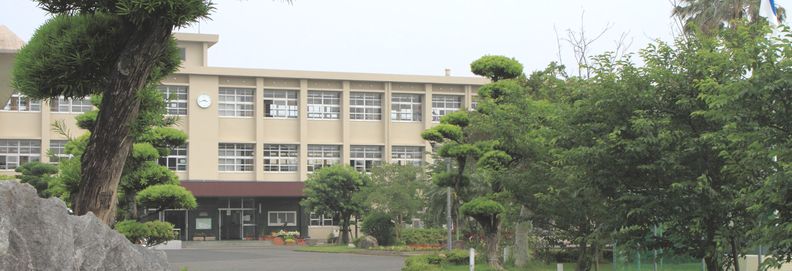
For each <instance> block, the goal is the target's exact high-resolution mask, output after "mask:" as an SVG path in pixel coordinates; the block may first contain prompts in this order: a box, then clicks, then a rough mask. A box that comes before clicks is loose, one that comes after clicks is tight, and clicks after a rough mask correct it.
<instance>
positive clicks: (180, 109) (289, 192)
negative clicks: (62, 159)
mask: <svg viewBox="0 0 792 271" xmlns="http://www.w3.org/2000/svg"><path fill="white" fill-rule="evenodd" d="M175 36H176V38H177V40H178V46H179V48H180V50H181V54H182V58H183V64H182V67H181V69H180V70H179V71H178V72H176V73H175V74H173V75H171V76H169V77H168V78H167V79H165V80H163V81H162V82H161V86H160V90H161V91H162V92H163V94H164V96H165V97H166V99H167V102H166V103H167V105H168V113H169V115H172V116H176V117H178V118H179V120H180V121H179V124H178V127H179V128H180V129H183V130H184V131H185V132H186V133H187V134H188V135H189V140H188V142H189V143H188V144H187V145H185V146H183V147H180V148H177V149H175V150H174V151H173V152H172V153H171V155H169V156H167V157H163V158H162V159H160V163H161V164H163V165H166V166H168V167H169V168H170V169H172V170H174V171H175V172H176V174H177V175H178V176H179V178H180V179H181V183H182V185H183V186H184V187H186V188H187V189H189V190H190V191H192V192H193V194H194V195H195V196H196V198H197V199H198V205H199V206H198V208H197V209H195V210H189V211H185V210H170V211H167V212H165V213H164V214H163V215H162V217H161V218H162V219H164V220H167V221H170V222H172V223H174V224H175V225H176V228H178V229H179V231H180V238H181V239H183V240H195V239H201V240H203V239H206V240H229V239H258V238H259V237H261V236H263V235H267V234H270V233H271V232H273V231H278V230H299V231H300V232H301V233H303V235H310V236H311V237H313V238H319V239H324V238H326V237H327V234H328V230H332V229H333V227H334V223H335V222H334V220H333V219H332V218H329V217H321V216H313V215H311V214H309V213H308V212H306V211H304V210H303V209H302V207H300V205H299V204H298V203H299V200H300V199H301V197H302V189H303V187H304V186H303V182H304V181H305V180H306V179H307V178H308V176H309V174H311V172H312V171H314V170H316V169H318V168H321V167H322V166H326V165H331V164H339V163H341V164H348V165H351V166H353V167H355V168H356V169H358V170H360V171H369V170H370V169H371V168H372V167H373V166H376V165H377V164H380V163H412V164H422V163H426V162H427V161H428V160H429V157H428V156H427V153H428V152H427V151H429V150H430V149H431V146H430V145H429V144H428V143H427V142H426V141H424V140H423V139H421V137H420V133H421V131H423V130H424V129H427V128H429V127H431V126H432V125H435V124H436V123H437V121H438V120H439V117H440V116H442V115H445V114H447V113H449V112H453V111H456V110H464V109H466V108H472V107H474V106H475V93H476V90H477V89H478V88H479V87H480V86H481V85H483V84H485V83H487V81H486V79H483V78H474V77H452V76H416V75H394V74H370V73H342V72H315V71H292V70H271V69H243V68H223V67H210V66H208V65H207V59H208V49H209V48H210V47H211V46H212V45H214V44H215V43H216V42H217V41H218V36H217V35H208V34H187V33H179V34H175ZM3 61H5V60H3ZM0 79H2V77H0ZM0 83H2V84H4V85H8V83H7V82H0ZM90 109H91V106H90V104H88V103H87V102H86V101H79V100H75V101H71V100H63V99H59V100H53V101H50V102H41V101H33V100H30V99H27V98H26V97H24V95H19V94H18V93H14V94H13V95H12V96H11V98H10V99H9V101H8V103H6V106H5V107H3V108H0V127H1V128H0V174H13V168H14V167H16V166H18V165H19V164H21V163H24V162H25V161H31V160H41V161H44V162H52V161H51V160H57V159H59V156H58V154H59V153H63V150H62V149H63V147H62V144H64V143H65V139H66V138H64V137H63V136H62V135H60V134H58V133H56V132H54V131H52V129H51V126H52V123H54V122H62V123H64V124H66V126H67V127H69V129H70V130H71V131H72V133H74V134H75V135H78V134H80V133H81V132H82V131H80V130H79V128H77V127H76V125H75V120H74V117H75V116H76V115H77V114H79V113H81V112H85V111H87V110H90ZM48 152H49V153H50V157H48ZM51 158H52V159H51ZM305 233H308V234H305Z"/></svg>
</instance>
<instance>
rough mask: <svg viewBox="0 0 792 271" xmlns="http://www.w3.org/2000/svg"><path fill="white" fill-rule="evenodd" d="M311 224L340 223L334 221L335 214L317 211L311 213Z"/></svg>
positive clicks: (334, 224)
mask: <svg viewBox="0 0 792 271" xmlns="http://www.w3.org/2000/svg"><path fill="white" fill-rule="evenodd" d="M310 225H311V226H336V225H338V223H335V222H334V221H333V216H331V215H317V214H315V213H311V224H310Z"/></svg>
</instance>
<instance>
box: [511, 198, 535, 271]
mask: <svg viewBox="0 0 792 271" xmlns="http://www.w3.org/2000/svg"><path fill="white" fill-rule="evenodd" d="M527 216H528V208H525V206H522V207H520V217H519V220H518V222H517V226H515V230H514V265H515V266H517V267H525V265H527V264H528V261H529V260H530V256H529V254H528V253H529V251H528V246H529V243H528V234H529V233H530V232H531V225H530V223H528V221H526V217H527Z"/></svg>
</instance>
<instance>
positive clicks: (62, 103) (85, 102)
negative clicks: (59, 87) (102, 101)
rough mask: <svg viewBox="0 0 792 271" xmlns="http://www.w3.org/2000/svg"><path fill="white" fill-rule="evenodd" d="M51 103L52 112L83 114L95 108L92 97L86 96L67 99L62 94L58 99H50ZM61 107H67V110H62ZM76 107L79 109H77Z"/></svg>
mask: <svg viewBox="0 0 792 271" xmlns="http://www.w3.org/2000/svg"><path fill="white" fill-rule="evenodd" d="M49 105H50V112H52V113H63V114H82V113H85V112H88V111H91V110H93V104H92V103H91V97H85V98H82V99H72V98H69V99H66V98H64V97H63V96H60V97H58V98H57V99H52V100H50V102H49ZM61 108H65V110H61ZM75 108H77V109H78V110H75Z"/></svg>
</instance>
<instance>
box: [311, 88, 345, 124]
mask: <svg viewBox="0 0 792 271" xmlns="http://www.w3.org/2000/svg"><path fill="white" fill-rule="evenodd" d="M339 94H341V93H340V92H337V91H309V92H308V118H309V119H338V116H339V114H340V113H341V98H340V97H339Z"/></svg>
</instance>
